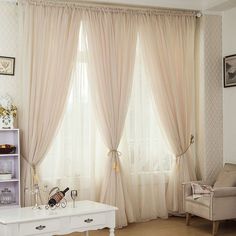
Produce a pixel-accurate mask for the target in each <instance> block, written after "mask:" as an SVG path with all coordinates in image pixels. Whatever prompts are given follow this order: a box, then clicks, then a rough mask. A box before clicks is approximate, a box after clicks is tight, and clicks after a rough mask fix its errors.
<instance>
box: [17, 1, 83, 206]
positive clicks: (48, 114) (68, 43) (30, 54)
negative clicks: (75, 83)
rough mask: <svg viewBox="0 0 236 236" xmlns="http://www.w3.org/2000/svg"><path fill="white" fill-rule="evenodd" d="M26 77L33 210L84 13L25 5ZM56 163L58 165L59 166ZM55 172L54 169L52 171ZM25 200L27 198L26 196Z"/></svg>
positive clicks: (27, 182) (27, 173) (25, 170)
mask: <svg viewBox="0 0 236 236" xmlns="http://www.w3.org/2000/svg"><path fill="white" fill-rule="evenodd" d="M19 8H20V11H19V12H20V48H21V52H20V55H21V60H19V61H20V62H21V65H20V66H19V67H20V68H21V71H20V77H21V78H22V81H23V82H24V86H23V104H24V110H23V114H22V117H21V118H22V119H21V120H20V127H21V129H22V139H21V140H22V172H21V173H22V194H23V198H22V199H23V201H24V202H23V205H26V206H27V205H31V204H33V202H32V199H31V196H32V194H31V193H26V192H25V188H26V187H28V188H29V189H32V185H33V184H35V183H36V182H37V167H38V164H39V163H40V162H41V161H42V159H43V158H44V156H45V154H46V152H47V150H48V147H49V146H50V145H51V142H52V140H53V138H54V136H55V133H56V130H57V127H58V125H59V123H60V120H61V118H62V114H63V111H64V107H65V103H66V100H67V95H68V90H69V87H70V81H71V72H72V67H73V64H74V59H75V55H76V51H77V45H78V35H79V29H80V21H81V13H80V11H77V10H75V9H73V8H67V7H62V6H61V7H56V6H48V5H44V4H37V5H36V4H34V3H31V1H24V2H20V4H19ZM55 161H56V160H55ZM50 168H53V166H52V167H50ZM24 194H25V195H24Z"/></svg>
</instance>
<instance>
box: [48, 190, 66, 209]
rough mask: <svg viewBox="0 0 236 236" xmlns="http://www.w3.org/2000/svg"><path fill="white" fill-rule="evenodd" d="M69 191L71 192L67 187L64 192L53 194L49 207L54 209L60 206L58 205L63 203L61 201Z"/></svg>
mask: <svg viewBox="0 0 236 236" xmlns="http://www.w3.org/2000/svg"><path fill="white" fill-rule="evenodd" d="M68 190H69V188H68V187H67V188H66V189H65V190H64V191H59V192H57V193H55V194H53V195H52V196H51V198H50V199H49V201H48V205H49V206H50V207H53V206H55V205H56V204H58V203H59V202H60V201H61V199H62V198H63V197H65V195H66V192H67V191H68Z"/></svg>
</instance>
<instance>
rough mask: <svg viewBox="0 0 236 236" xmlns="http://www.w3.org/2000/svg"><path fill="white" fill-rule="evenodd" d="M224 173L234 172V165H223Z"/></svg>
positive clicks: (235, 166)
mask: <svg viewBox="0 0 236 236" xmlns="http://www.w3.org/2000/svg"><path fill="white" fill-rule="evenodd" d="M223 170H224V171H236V164H232V163H225V165H224V168H223Z"/></svg>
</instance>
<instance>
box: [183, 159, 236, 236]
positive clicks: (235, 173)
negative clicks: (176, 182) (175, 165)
mask: <svg viewBox="0 0 236 236" xmlns="http://www.w3.org/2000/svg"><path fill="white" fill-rule="evenodd" d="M196 182H197V183H203V182H200V181H196ZM203 184H205V183H203ZM222 185H225V186H224V187H223V186H222ZM232 185H233V186H232ZM183 194H184V209H185V212H186V224H187V225H189V224H190V219H191V215H196V216H200V217H202V218H205V219H208V220H211V221H212V222H213V229H212V234H213V235H216V234H217V231H218V227H219V222H220V221H222V220H228V219H235V218H236V164H228V163H227V164H225V166H224V168H223V169H222V170H221V172H220V174H219V176H218V178H217V180H216V182H215V185H214V186H213V191H212V192H211V193H210V194H208V195H203V196H202V197H200V198H198V199H195V200H194V198H193V193H192V188H191V183H184V184H183ZM235 234H236V233H235Z"/></svg>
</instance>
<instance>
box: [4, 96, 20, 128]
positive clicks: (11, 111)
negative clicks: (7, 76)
mask: <svg viewBox="0 0 236 236" xmlns="http://www.w3.org/2000/svg"><path fill="white" fill-rule="evenodd" d="M16 117H17V108H16V106H14V105H13V104H12V99H11V97H10V96H9V95H6V96H2V97H0V128H13V126H14V121H15V120H16Z"/></svg>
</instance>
